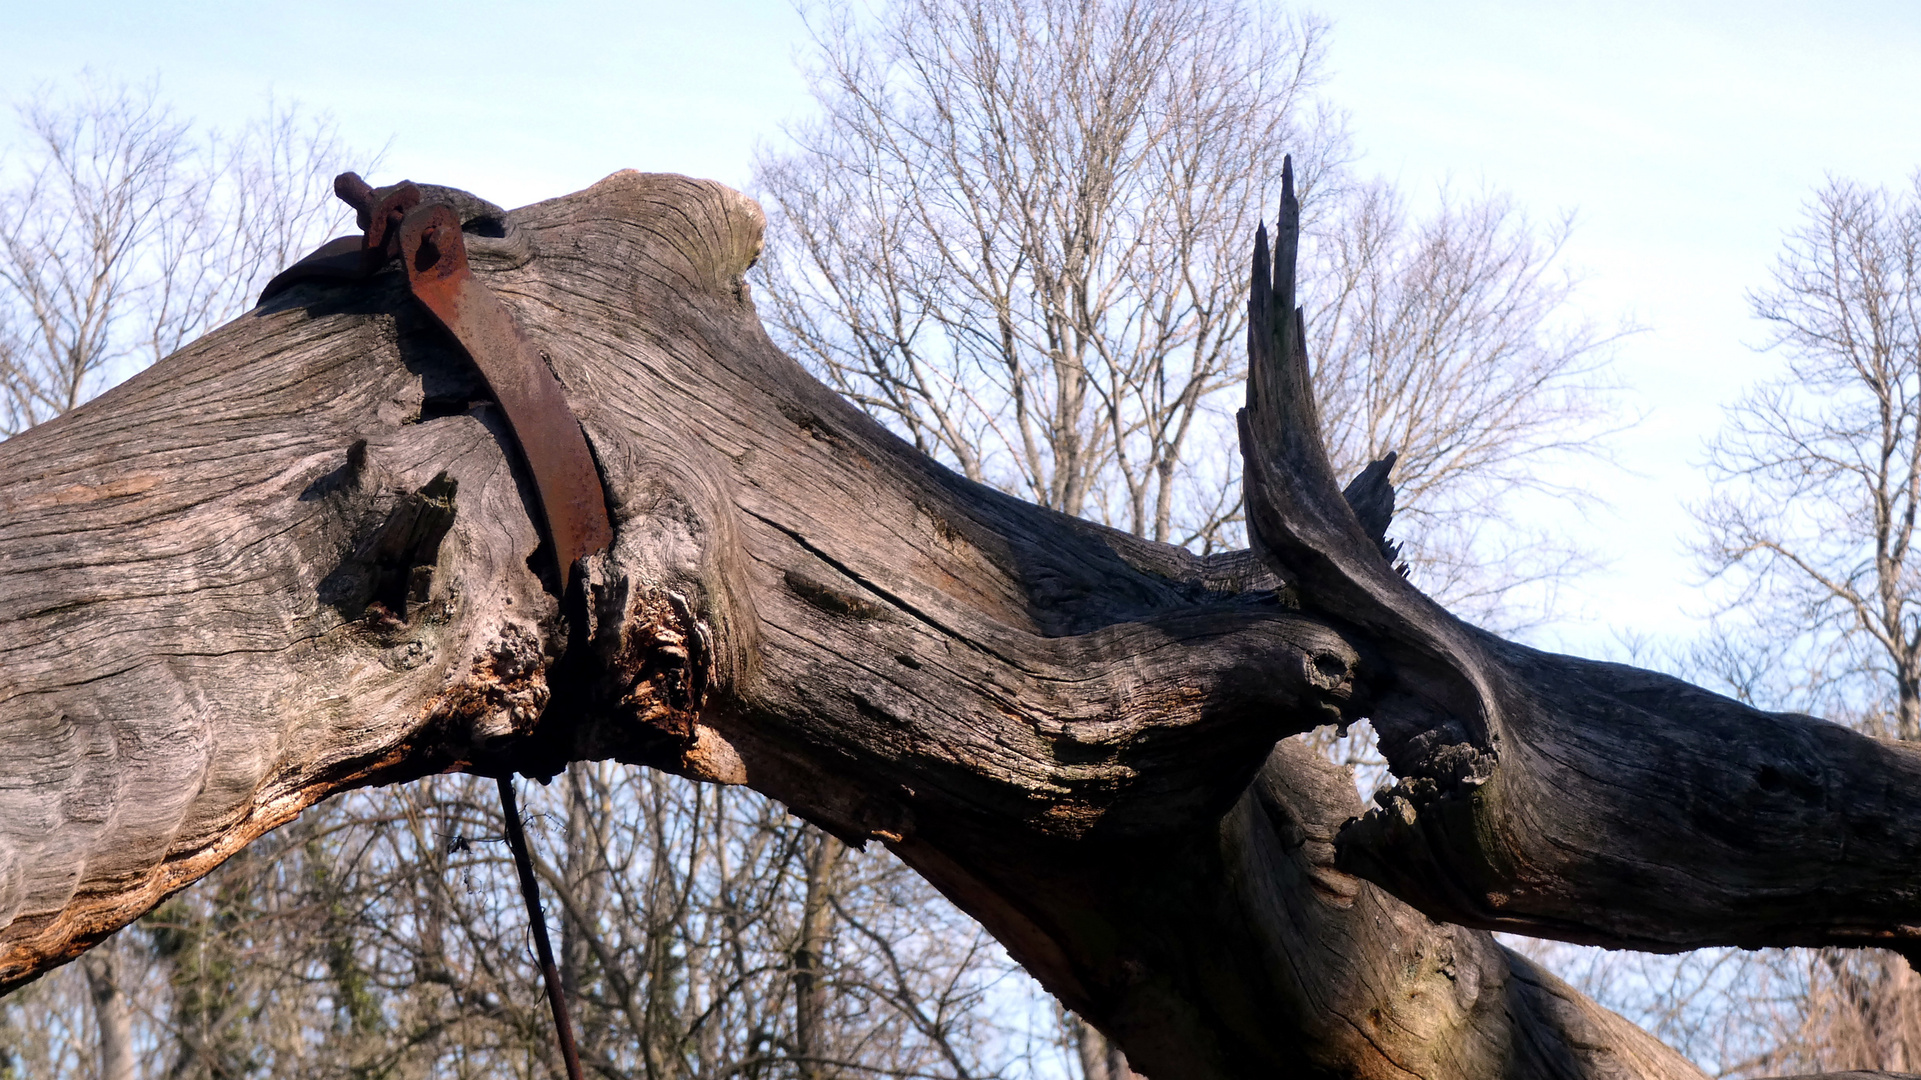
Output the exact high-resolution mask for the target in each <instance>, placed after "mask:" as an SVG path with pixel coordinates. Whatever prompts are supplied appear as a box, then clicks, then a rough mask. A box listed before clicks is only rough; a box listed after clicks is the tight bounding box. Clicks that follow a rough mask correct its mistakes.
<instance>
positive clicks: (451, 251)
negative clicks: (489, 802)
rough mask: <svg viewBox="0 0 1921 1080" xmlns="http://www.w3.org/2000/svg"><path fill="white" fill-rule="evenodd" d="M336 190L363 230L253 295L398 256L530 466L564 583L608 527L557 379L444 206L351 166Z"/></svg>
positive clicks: (347, 277)
mask: <svg viewBox="0 0 1921 1080" xmlns="http://www.w3.org/2000/svg"><path fill="white" fill-rule="evenodd" d="M334 193H335V194H336V195H338V196H339V197H340V199H341V201H342V202H345V203H346V204H347V205H349V206H352V207H353V208H354V210H355V211H356V212H357V214H358V216H359V223H360V227H361V228H362V229H363V230H365V231H364V232H363V233H362V234H361V235H360V236H358V237H352V236H343V237H339V238H337V239H334V240H330V241H328V242H327V243H326V244H324V245H322V246H321V247H320V248H319V249H318V250H316V251H315V252H314V253H313V254H311V255H309V256H307V257H306V258H304V259H302V260H300V261H299V262H297V263H295V264H294V265H292V266H290V267H288V268H287V269H285V270H283V271H281V272H280V273H279V274H278V275H276V276H275V277H274V279H273V280H272V281H270V282H268V283H267V287H266V289H265V290H264V291H263V292H262V293H261V299H262V300H263V301H264V300H266V299H267V298H268V297H270V296H272V295H274V294H275V293H277V292H279V291H281V290H283V289H286V288H288V287H290V286H291V285H293V284H294V283H295V282H298V281H303V280H311V279H322V280H334V281H352V280H359V279H362V278H365V277H368V276H370V275H372V274H373V273H374V272H376V271H377V270H379V269H380V268H381V267H382V266H384V265H386V264H387V262H388V261H390V260H392V259H396V258H398V259H399V260H400V262H401V265H402V266H403V267H404V268H405V270H406V273H407V284H408V287H409V288H410V289H411V290H412V291H413V294H414V297H415V299H417V300H419V301H420V303H421V305H422V306H423V307H425V308H426V309H427V311H428V312H429V313H430V314H432V315H433V317H434V320H435V321H436V322H438V323H439V324H440V325H441V326H442V327H443V328H445V329H446V331H447V332H448V333H449V334H451V335H453V338H454V340H455V341H456V342H458V343H459V344H460V347H461V348H463V349H465V350H466V351H467V355H468V356H469V357H471V358H472V359H473V362H474V366H476V367H478V368H479V369H480V374H481V377H482V378H483V379H485V380H486V382H487V388H488V389H489V390H491V391H492V392H493V395H494V400H495V401H497V402H499V403H500V410H501V412H502V413H503V414H505V416H506V419H507V427H508V430H509V431H511V432H512V433H513V437H514V442H515V443H516V444H518V445H519V447H520V453H521V456H522V457H523V458H524V459H525V460H526V462H527V468H528V470H529V471H530V472H531V473H532V474H533V480H534V492H535V497H536V498H537V499H538V501H539V503H540V506H539V507H538V514H537V518H538V521H537V524H539V525H541V526H543V528H544V530H545V532H546V535H547V540H548V542H549V543H550V544H552V545H553V549H554V558H555V560H556V562H557V563H558V564H559V568H560V584H561V591H562V592H563V593H564V592H565V591H566V589H567V587H568V585H569V584H570V583H571V581H572V578H573V573H574V563H575V562H576V561H577V560H579V559H580V558H581V557H582V556H585V555H591V554H593V553H594V552H597V551H604V550H606V548H607V546H608V545H609V544H611V543H612V542H613V539H614V530H613V525H612V523H611V522H610V521H609V520H608V517H607V498H606V492H605V491H604V490H603V489H602V487H601V483H600V472H599V470H598V469H596V468H595V466H594V456H593V451H592V450H591V449H590V448H589V447H588V445H587V436H586V433H585V432H583V431H582V430H581V427H580V421H579V420H578V419H577V418H576V417H575V416H574V411H573V409H572V408H571V407H569V406H568V404H567V393H566V391H565V390H564V389H562V388H561V385H560V380H559V379H558V378H557V377H555V375H554V372H553V369H552V368H550V367H549V366H548V364H547V360H546V357H544V356H543V355H542V354H541V352H540V350H538V349H537V348H535V347H534V345H533V343H532V342H531V341H529V340H528V338H527V335H526V333H525V332H523V331H522V330H521V328H520V324H519V323H518V322H517V321H516V320H515V319H514V316H513V313H512V312H510V311H508V310H507V306H506V305H505V304H502V303H501V302H500V299H499V298H498V297H496V296H495V295H494V294H493V292H492V291H490V290H489V289H488V288H487V287H486V286H484V285H482V284H481V283H480V282H479V281H477V280H475V278H474V276H473V272H472V271H471V270H470V269H469V268H468V265H467V244H466V240H465V238H464V236H463V234H462V233H461V231H460V224H461V223H460V217H459V215H458V214H456V213H454V210H453V208H452V207H449V206H447V205H445V204H442V203H428V202H423V201H422V197H421V192H420V189H419V188H417V187H415V186H414V185H413V184H398V185H396V186H394V187H392V188H388V189H385V194H384V195H383V194H382V193H381V192H380V191H378V190H376V189H374V188H372V187H370V186H368V184H367V182H366V181H364V180H362V179H361V178H360V177H359V176H358V175H356V174H354V173H350V172H348V173H341V174H340V175H339V176H338V177H336V178H335V179H334Z"/></svg>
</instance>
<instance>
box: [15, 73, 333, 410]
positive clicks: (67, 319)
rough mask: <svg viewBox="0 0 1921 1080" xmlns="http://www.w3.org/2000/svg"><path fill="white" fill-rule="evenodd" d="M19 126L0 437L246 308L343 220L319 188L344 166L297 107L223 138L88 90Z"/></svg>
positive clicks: (130, 95)
mask: <svg viewBox="0 0 1921 1080" xmlns="http://www.w3.org/2000/svg"><path fill="white" fill-rule="evenodd" d="M19 115H20V124H21V133H22V135H24V137H25V138H24V140H23V143H24V145H22V146H19V147H17V148H16V150H15V152H14V154H13V156H12V160H10V161H9V162H8V163H7V164H8V166H9V171H8V172H7V173H6V174H5V175H6V176H7V177H8V178H9V181H10V183H9V185H8V186H7V187H6V188H5V189H4V190H0V435H7V434H13V433H16V432H19V431H21V430H23V429H25V428H27V427H30V426H32V425H33V424H36V423H39V422H40V421H42V420H46V419H48V418H50V417H53V416H56V415H59V414H60V413H62V412H65V411H67V410H68V409H71V408H73V407H74V406H76V405H78V404H80V403H81V402H83V401H85V400H87V399H88V398H89V397H91V396H93V395H94V394H96V393H98V392H99V391H100V389H101V388H102V387H103V386H105V385H106V384H107V383H109V382H111V381H113V380H114V379H116V378H119V377H124V376H125V375H127V374H129V373H130V372H132V371H134V370H138V369H139V368H141V367H144V366H146V365H147V364H150V363H152V362H153V361H155V360H157V359H159V358H160V357H162V356H165V355H167V354H168V353H171V352H173V351H174V350H175V349H177V348H179V347H180V346H181V345H182V344H184V343H185V342H187V341H190V340H192V339H193V338H195V337H198V336H200V335H201V334H204V333H206V332H207V331H209V330H211V329H213V328H214V327H215V326H218V325H219V324H220V323H222V322H225V321H226V320H227V319H229V318H232V317H233V316H234V315H237V314H239V313H240V312H242V311H244V310H246V309H247V308H248V307H250V306H252V302H253V296H254V295H255V293H256V292H257V291H258V289H259V287H260V285H261V284H262V283H263V282H264V281H265V280H266V278H267V276H269V275H271V274H273V273H274V272H275V271H277V270H278V269H280V268H281V267H282V266H285V265H286V264H287V263H288V262H290V261H291V260H292V259H294V258H297V257H298V256H299V255H300V254H301V253H303V252H304V251H305V250H306V249H307V248H308V247H310V246H311V245H312V244H313V243H314V242H315V240H316V238H317V237H319V238H324V236H325V230H327V229H328V228H329V227H337V226H339V225H340V224H341V223H342V221H343V215H342V213H341V208H340V207H339V205H338V204H337V203H335V202H334V201H333V199H332V198H331V193H330V192H329V191H327V190H326V188H325V187H324V185H323V184H322V183H321V182H320V178H321V177H324V176H325V175H327V174H328V173H329V172H330V171H331V170H332V169H335V168H337V167H338V163H339V162H341V161H345V160H350V159H351V155H349V154H347V153H346V152H345V150H344V149H343V148H342V147H341V145H340V143H339V140H338V137H337V135H336V132H335V130H334V127H333V124H332V122H331V121H330V120H328V119H326V118H325V117H318V118H309V117H304V116H303V115H302V114H301V112H300V110H299V108H298V107H297V106H294V105H280V104H275V103H269V108H268V112H267V114H266V115H265V116H264V117H263V118H261V119H259V120H256V121H254V122H253V123H251V124H249V125H248V126H247V127H245V128H243V129H242V130H241V131H238V132H235V133H233V134H232V135H230V136H223V135H221V134H219V133H216V132H200V131H196V129H194V128H193V126H192V125H191V124H189V123H188V122H187V121H185V120H183V119H181V118H179V117H177V116H176V115H174V113H173V111H172V110H171V109H170V108H168V107H167V105H166V104H165V103H164V102H163V101H162V100H161V98H160V96H159V90H158V87H157V85H155V84H148V85H146V86H143V87H129V86H124V85H120V86H112V85H108V84H105V83H102V82H99V81H96V80H93V79H91V78H89V79H85V80H83V81H82V84H81V88H80V90H79V92H78V93H77V94H76V95H74V96H72V97H67V96H60V95H58V94H56V92H55V91H54V90H52V89H50V88H49V89H43V90H42V91H41V92H40V93H39V94H38V95H37V96H36V97H34V98H33V99H31V100H29V101H28V102H27V103H25V104H24V105H22V106H21V107H20V110H19Z"/></svg>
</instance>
